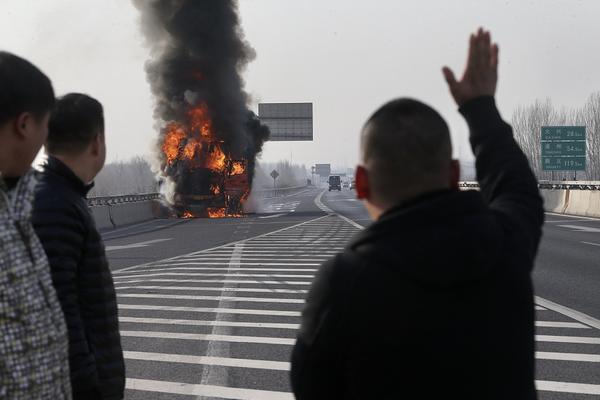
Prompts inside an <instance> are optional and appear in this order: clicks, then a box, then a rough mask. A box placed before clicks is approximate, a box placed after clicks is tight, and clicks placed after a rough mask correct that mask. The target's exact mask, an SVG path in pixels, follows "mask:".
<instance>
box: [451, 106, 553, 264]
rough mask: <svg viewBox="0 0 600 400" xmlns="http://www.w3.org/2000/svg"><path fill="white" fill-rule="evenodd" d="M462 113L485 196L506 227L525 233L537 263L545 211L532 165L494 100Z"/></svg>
mask: <svg viewBox="0 0 600 400" xmlns="http://www.w3.org/2000/svg"><path fill="white" fill-rule="evenodd" d="M460 112H461V114H462V115H463V116H464V117H465V119H466V121H467V124H468V125H469V130H470V142H471V147H472V148H473V153H474V154H475V158H476V161H475V166H476V169H477V180H478V181H479V186H480V189H481V194H482V196H483V198H484V200H485V201H486V203H487V204H488V205H489V207H490V208H491V209H492V210H493V211H495V212H496V213H497V214H498V215H500V216H501V218H502V220H503V222H504V223H505V224H508V226H509V227H510V228H511V229H513V230H514V231H515V232H522V233H523V238H524V240H526V245H527V247H528V252H529V254H530V256H531V257H532V259H533V256H534V255H535V253H536V251H537V247H538V244H539V240H540V237H541V235H542V230H541V228H542V225H543V223H544V207H543V200H542V198H541V196H540V193H539V190H538V185H537V179H536V177H535V175H534V173H533V171H532V170H531V167H530V166H529V161H528V160H527V157H525V155H524V154H523V151H521V149H520V147H519V145H518V144H517V142H516V141H515V139H514V137H513V133H512V128H511V126H510V125H508V124H507V123H506V122H504V121H503V120H502V117H501V116H500V113H499V112H498V109H497V108H496V103H495V101H494V98H493V97H490V96H485V97H479V98H476V99H473V100H471V101H469V102H467V103H465V104H464V105H463V106H462V107H461V108H460Z"/></svg>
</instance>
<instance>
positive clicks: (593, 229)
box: [556, 225, 600, 233]
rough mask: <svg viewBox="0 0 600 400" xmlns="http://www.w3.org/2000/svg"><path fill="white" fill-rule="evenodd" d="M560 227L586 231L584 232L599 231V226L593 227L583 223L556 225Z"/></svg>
mask: <svg viewBox="0 0 600 400" xmlns="http://www.w3.org/2000/svg"><path fill="white" fill-rule="evenodd" d="M556 226H558V227H561V228H567V229H571V230H574V231H577V232H586V233H600V228H593V227H591V226H584V225H556Z"/></svg>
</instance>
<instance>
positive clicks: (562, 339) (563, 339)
mask: <svg viewBox="0 0 600 400" xmlns="http://www.w3.org/2000/svg"><path fill="white" fill-rule="evenodd" d="M535 340H537V341H538V342H553V343H583V344H600V338H597V337H583V336H550V335H535Z"/></svg>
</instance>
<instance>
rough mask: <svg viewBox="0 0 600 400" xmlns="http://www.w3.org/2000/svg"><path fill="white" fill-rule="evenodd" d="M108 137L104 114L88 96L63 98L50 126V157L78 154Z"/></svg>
mask: <svg viewBox="0 0 600 400" xmlns="http://www.w3.org/2000/svg"><path fill="white" fill-rule="evenodd" d="M103 133H104V111H103V109H102V104H100V102H99V101H98V100H96V99H94V98H92V97H90V96H88V95H85V94H81V93H69V94H67V95H64V96H63V97H61V98H59V99H58V101H57V102H56V106H55V107H54V110H53V111H52V114H50V121H49V122H48V141H47V142H46V148H47V150H48V152H49V153H51V154H53V153H67V154H77V153H80V152H82V151H83V150H84V149H85V148H86V147H87V146H88V145H89V144H90V143H91V142H92V141H93V140H94V139H95V138H96V135H98V134H103Z"/></svg>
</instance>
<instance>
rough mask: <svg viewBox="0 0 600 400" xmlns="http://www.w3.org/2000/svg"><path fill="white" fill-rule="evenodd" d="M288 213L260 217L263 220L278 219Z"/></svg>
mask: <svg viewBox="0 0 600 400" xmlns="http://www.w3.org/2000/svg"><path fill="white" fill-rule="evenodd" d="M287 214H288V213H281V214H273V215H264V216H262V217H258V218H261V219H267V218H277V217H281V216H283V215H287Z"/></svg>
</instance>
